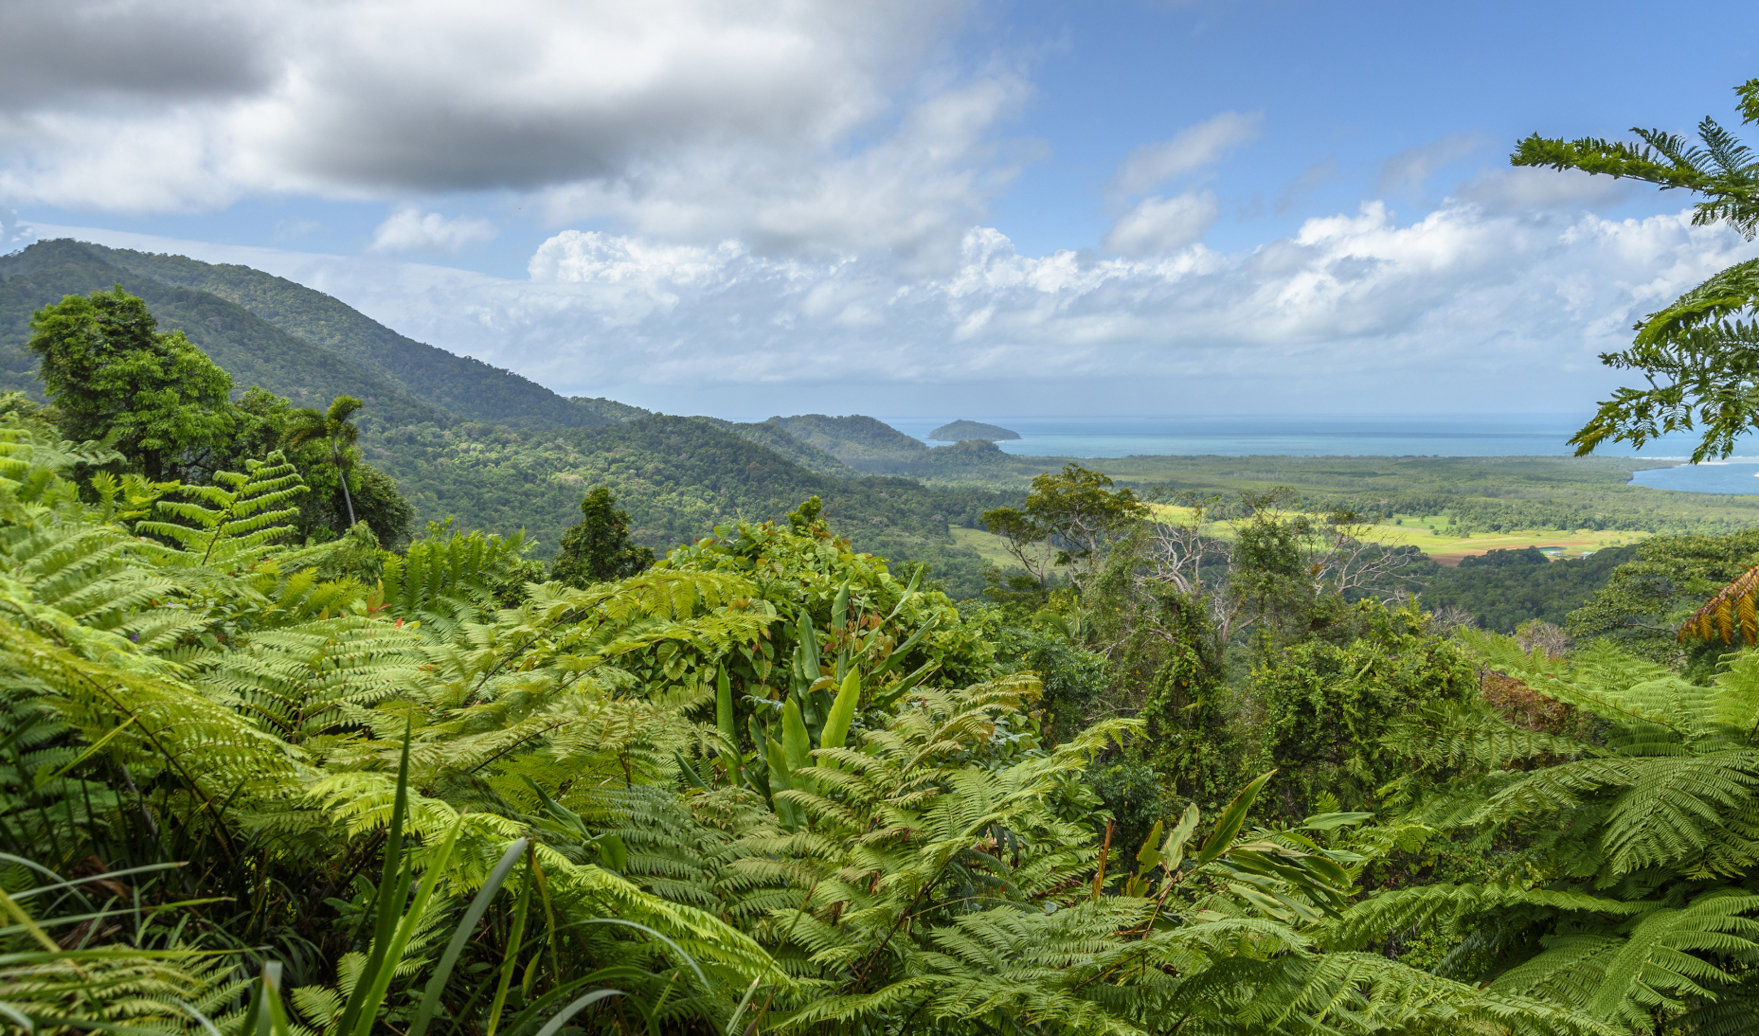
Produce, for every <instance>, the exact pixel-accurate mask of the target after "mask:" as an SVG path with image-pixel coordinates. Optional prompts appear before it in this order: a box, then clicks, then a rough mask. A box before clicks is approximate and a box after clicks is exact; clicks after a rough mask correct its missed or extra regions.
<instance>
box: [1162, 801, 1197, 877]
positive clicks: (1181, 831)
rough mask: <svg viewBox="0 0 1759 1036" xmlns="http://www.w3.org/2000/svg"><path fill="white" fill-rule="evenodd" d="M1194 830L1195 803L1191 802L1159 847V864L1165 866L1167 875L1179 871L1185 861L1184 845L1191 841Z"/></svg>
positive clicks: (1195, 817) (1195, 818)
mask: <svg viewBox="0 0 1759 1036" xmlns="http://www.w3.org/2000/svg"><path fill="white" fill-rule="evenodd" d="M1196 830H1197V803H1195V802H1193V803H1191V804H1190V805H1188V806H1186V807H1185V815H1184V816H1182V817H1180V818H1179V823H1178V825H1177V826H1175V827H1174V828H1173V830H1172V832H1171V833H1170V834H1168V835H1167V844H1166V845H1164V846H1162V847H1161V850H1160V856H1161V862H1162V863H1163V864H1164V865H1165V866H1166V869H1167V873H1168V874H1171V873H1173V872H1174V871H1176V870H1178V869H1179V864H1180V863H1181V862H1182V861H1183V860H1184V859H1185V844H1186V843H1187V842H1189V841H1191V835H1192V832H1194V831H1196Z"/></svg>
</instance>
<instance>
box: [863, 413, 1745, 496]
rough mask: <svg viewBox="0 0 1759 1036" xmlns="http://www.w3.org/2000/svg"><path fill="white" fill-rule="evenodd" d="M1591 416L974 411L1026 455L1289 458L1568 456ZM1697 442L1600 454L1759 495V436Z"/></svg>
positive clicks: (1662, 474)
mask: <svg viewBox="0 0 1759 1036" xmlns="http://www.w3.org/2000/svg"><path fill="white" fill-rule="evenodd" d="M1588 416H1589V415H1588V414H1586V413H1572V414H1537V415H1535V414H1519V415H1507V414H1496V415H1488V414H1486V415H1449V416H1445V417H1437V416H1433V415H1402V416H1401V415H1394V416H1374V417H1353V416H1337V415H1317V416H1316V415H1300V416H1296V415H1286V414H1284V415H1275V416H1250V415H1239V414H1229V415H1225V416H1222V415H1217V416H1184V417H1023V416H1017V415H1002V416H973V417H972V418H971V419H972V420H976V421H984V422H987V423H989V424H995V425H1000V426H1001V427H1003V428H1007V429H1010V430H1012V431H1015V432H1018V433H1019V434H1020V436H1021V438H1019V439H1016V440H1009V441H1006V442H1002V443H1000V444H999V445H1000V446H1001V448H1002V450H1003V451H1005V452H1007V453H1012V454H1017V455H1020V456H1028V457H1092V458H1098V457H1127V456H1132V455H1151V456H1177V455H1181V454H1183V455H1214V456H1223V457H1244V456H1253V455H1266V456H1287V457H1323V456H1356V457H1413V456H1414V457H1535V456H1537V457H1567V456H1570V455H1571V454H1572V453H1574V452H1575V451H1574V450H1573V449H1571V447H1570V446H1569V445H1568V443H1569V438H1570V436H1571V435H1574V434H1575V432H1576V430H1577V429H1578V428H1580V427H1581V426H1582V423H1583V421H1585V420H1586V419H1587V417H1588ZM880 420H882V421H884V422H886V423H887V424H889V425H891V426H892V427H893V428H896V429H898V430H899V431H901V432H903V433H905V434H906V435H911V436H914V437H915V438H917V439H920V440H922V441H923V442H926V443H928V444H929V445H943V444H942V443H940V442H938V441H937V440H933V439H930V438H928V433H929V432H931V431H933V430H934V429H935V428H937V427H939V426H940V425H942V424H945V423H946V422H947V421H950V420H952V418H948V417H938V416H937V417H881V418H880ZM1695 445H1696V440H1695V439H1694V438H1693V437H1691V436H1687V435H1679V436H1669V437H1667V438H1665V439H1663V440H1660V441H1658V442H1654V443H1651V444H1650V445H1648V446H1647V447H1645V448H1644V449H1643V450H1642V451H1640V452H1639V451H1635V450H1632V449H1630V448H1629V447H1628V446H1624V445H1622V444H1616V445H1612V446H1607V447H1602V448H1601V449H1600V450H1598V451H1596V452H1597V453H1598V454H1599V455H1602V456H1610V457H1642V458H1644V459H1648V460H1678V461H1680V463H1681V466H1678V467H1671V468H1657V469H1652V470H1647V471H1641V472H1638V473H1637V475H1636V478H1635V479H1634V481H1636V482H1637V483H1638V484H1640V485H1646V486H1652V487H1655V488H1657V489H1673V490H1683V491H1686V492H1697V493H1739V494H1759V477H1755V476H1759V442H1748V443H1743V444H1742V445H1741V446H1739V447H1737V449H1736V455H1735V456H1734V457H1733V458H1731V459H1730V461H1729V462H1726V463H1717V464H1703V465H1698V466H1696V467H1694V466H1692V465H1689V464H1686V463H1685V461H1686V460H1687V458H1688V457H1689V456H1690V455H1691V451H1692V447H1693V446H1695Z"/></svg>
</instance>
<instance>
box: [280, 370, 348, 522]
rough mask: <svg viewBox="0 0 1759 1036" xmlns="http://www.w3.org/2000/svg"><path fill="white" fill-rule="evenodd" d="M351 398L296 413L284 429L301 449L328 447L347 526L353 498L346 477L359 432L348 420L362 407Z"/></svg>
mask: <svg viewBox="0 0 1759 1036" xmlns="http://www.w3.org/2000/svg"><path fill="white" fill-rule="evenodd" d="M365 405H366V404H365V403H362V402H361V401H360V400H358V399H355V398H354V397H353V396H337V397H336V399H335V400H334V401H333V402H332V403H331V404H330V409H328V410H326V411H324V412H323V413H319V412H318V411H316V410H312V409H310V408H307V409H303V410H299V411H296V412H295V413H294V415H293V421H292V423H291V424H290V425H289V427H288V429H287V444H288V445H290V446H300V445H303V444H305V443H308V442H314V441H318V440H322V441H324V442H327V443H329V445H330V460H331V462H332V463H334V464H335V465H336V473H337V474H338V475H339V476H340V477H341V482H342V503H343V504H344V505H345V506H346V507H347V508H348V524H349V525H351V526H352V525H353V524H354V523H355V517H354V497H353V496H352V495H350V494H349V492H348V476H349V473H350V468H351V467H352V464H351V462H352V460H353V458H354V444H355V443H356V442H359V441H360V429H358V428H356V427H355V426H354V424H353V423H352V422H351V420H350V419H351V418H352V417H353V416H354V415H355V413H356V412H357V411H359V410H360V408H361V407H363V406H365Z"/></svg>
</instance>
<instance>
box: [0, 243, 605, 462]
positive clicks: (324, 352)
mask: <svg viewBox="0 0 1759 1036" xmlns="http://www.w3.org/2000/svg"><path fill="white" fill-rule="evenodd" d="M19 275H24V276H27V277H30V278H31V279H32V281H33V282H34V283H28V284H23V285H19V286H18V287H17V288H16V289H15V290H14V291H12V292H10V293H8V296H7V299H6V302H5V303H0V305H4V307H5V308H4V309H0V318H4V324H5V326H4V328H3V329H0V349H4V350H5V353H6V355H5V357H4V359H0V369H5V370H8V371H10V372H11V373H12V374H13V375H15V376H16V374H17V373H18V372H19V371H21V370H29V365H28V363H27V362H26V361H25V360H24V359H23V358H22V357H21V356H20V355H19V354H18V349H19V347H20V346H22V343H23V341H24V337H25V336H28V330H26V329H25V324H26V323H27V322H28V321H29V318H30V309H33V308H35V307H36V306H41V305H44V304H46V303H47V302H53V301H56V300H57V299H59V298H60V297H61V296H62V295H67V294H83V293H85V292H88V291H91V290H92V289H94V288H107V287H109V286H110V285H111V284H116V283H120V284H121V285H122V286H123V287H124V288H126V289H128V291H130V292H131V293H133V294H135V295H139V296H140V297H141V298H143V299H145V300H146V302H147V305H148V306H149V307H150V308H151V309H152V310H153V312H154V313H155V314H156V315H158V316H159V319H160V322H161V323H162V324H164V325H166V326H170V327H179V328H182V329H183V331H184V332H185V333H186V334H188V335H189V337H190V340H191V341H194V342H196V344H197V345H199V346H201V347H202V349H203V350H205V351H207V352H208V354H209V355H211V356H213V357H214V359H215V360H216V361H217V362H219V364H220V365H221V366H222V367H225V368H226V369H227V370H228V371H231V372H232V375H233V378H234V380H236V381H237V382H238V384H239V387H240V388H242V387H244V386H246V385H251V384H260V385H262V386H263V387H264V388H267V389H270V390H271V391H274V392H276V393H279V394H281V395H284V396H287V397H289V398H291V399H295V400H297V401H302V402H303V401H305V397H307V396H310V397H312V398H317V397H322V398H323V399H324V400H325V401H327V400H328V399H330V398H333V397H334V396H336V395H338V394H340V392H341V391H348V392H349V393H350V394H352V395H356V396H361V397H362V398H363V399H366V400H367V402H368V403H369V404H372V405H373V406H374V408H375V409H376V410H378V411H379V413H380V416H383V417H385V418H387V419H388V420H392V421H394V422H396V423H405V422H407V421H410V420H437V419H439V418H440V415H441V413H442V412H444V413H449V414H455V415H457V416H460V417H464V418H469V419H472V420H481V421H497V422H503V423H515V424H529V425H534V426H546V425H547V426H561V427H583V426H590V425H599V424H606V423H609V422H611V421H614V420H618V419H620V418H621V416H622V412H623V411H624V410H626V409H627V408H622V407H621V404H611V406H609V407H604V408H601V407H600V406H599V405H598V403H597V401H594V400H588V399H568V398H565V397H563V396H559V395H557V394H556V393H554V392H551V391H550V390H549V389H547V388H544V387H543V386H542V385H539V384H537V383H536V382H534V381H531V380H529V379H527V378H524V377H521V376H520V375H517V374H514V373H513V372H511V371H505V370H501V369H500V368H498V367H493V366H490V365H489V364H486V363H483V362H482V361H481V360H475V359H471V358H470V357H467V356H458V355H455V354H453V353H449V352H447V351H445V350H444V349H438V348H435V347H434V346H431V345H426V344H424V343H421V342H417V341H415V340H414V339H411V338H409V337H407V336H405V335H401V334H398V333H397V332H395V331H393V330H391V329H390V328H388V327H386V326H384V325H383V324H380V323H379V322H378V321H375V320H373V319H371V318H370V317H367V316H365V315H364V314H362V313H360V312H358V311H356V310H354V309H352V308H350V307H349V306H347V305H346V304H344V303H342V302H341V301H339V300H337V299H334V298H332V297H330V296H329V295H325V294H324V293H323V292H320V291H314V290H313V289H311V288H307V287H305V286H303V285H300V284H295V283H294V282H292V281H290V280H287V279H285V278H282V277H276V276H273V275H272V274H267V273H264V272H262V271H260V270H255V269H252V268H250V267H248V266H236V265H215V264H212V263H203V262H197V261H196V260H194V259H188V258H185V257H183V256H175V255H158V254H150V253H146V252H134V251H129V250H127V249H120V248H105V247H103V246H101V245H94V244H88V243H85V242H77V241H69V240H58V241H44V242H39V243H37V244H34V245H32V246H31V247H29V248H27V249H25V250H24V251H22V252H20V253H18V254H17V255H13V256H7V257H5V258H4V259H0V280H11V279H13V278H14V277H16V276H19ZM50 293H52V296H53V297H48V296H49V294H50ZM31 299H37V300H39V301H36V302H35V304H34V305H30V304H29V300H31ZM15 300H16V301H15ZM20 314H22V317H21V315H20ZM247 317H248V318H250V319H246V318H247ZM216 322H218V323H219V324H220V325H223V326H221V327H216V328H215V330H216V331H218V333H206V332H203V331H202V330H200V329H202V328H204V327H207V326H210V325H213V324H215V323H216ZM253 325H263V326H267V327H270V328H273V329H276V330H278V331H280V332H281V335H282V337H273V336H268V337H265V336H264V335H263V334H262V333H260V332H258V331H251V330H247V329H248V328H251V327H252V326H253ZM204 333H205V334H206V337H207V339H208V340H206V341H203V340H200V337H199V336H201V335H202V334H204ZM246 336H249V338H250V339H254V340H246ZM287 337H291V338H293V339H297V340H298V342H299V343H302V344H303V346H304V348H303V349H302V348H301V347H300V346H299V345H295V344H293V343H291V342H289V341H287V340H286V338H287ZM15 342H16V344H14V343H15ZM235 346H237V347H236V348H235ZM314 349H315V350H317V351H316V352H313V351H312V350H314ZM296 357H297V358H298V362H296V359H295V358H296ZM21 364H22V366H21ZM323 366H329V367H333V368H335V370H334V372H333V373H334V375H335V376H326V374H325V372H323V371H322V370H319V369H314V368H320V367H323ZM350 379H351V380H350ZM344 380H348V381H349V383H358V384H370V385H372V386H373V389H372V392H371V396H372V398H369V395H368V393H367V392H363V391H361V390H355V389H342V390H332V389H331V388H330V387H329V386H330V385H331V384H332V383H341V382H342V381H344ZM9 387H17V386H9ZM397 395H401V396H403V397H407V403H405V402H404V401H401V400H399V401H398V402H397V403H396V404H393V403H391V402H390V400H392V398H393V397H394V396H397ZM411 406H413V407H416V408H417V409H415V410H411V409H410V407H411ZM607 411H609V412H607Z"/></svg>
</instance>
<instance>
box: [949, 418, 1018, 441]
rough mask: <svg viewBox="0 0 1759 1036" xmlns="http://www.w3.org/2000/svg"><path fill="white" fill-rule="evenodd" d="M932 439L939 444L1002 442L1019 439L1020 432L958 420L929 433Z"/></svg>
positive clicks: (978, 422)
mask: <svg viewBox="0 0 1759 1036" xmlns="http://www.w3.org/2000/svg"><path fill="white" fill-rule="evenodd" d="M928 437H929V438H930V439H935V440H937V441H939V442H963V441H965V440H966V439H988V440H989V441H991V442H1000V441H1002V440H1004V439H1018V438H1020V433H1019V432H1013V431H1009V430H1008V429H1006V428H1003V427H1002V426H1000V425H994V424H984V423H983V422H982V421H966V420H958V421H953V422H951V423H949V424H944V425H941V426H940V427H939V428H936V429H935V430H934V431H932V432H929V433H928Z"/></svg>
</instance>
